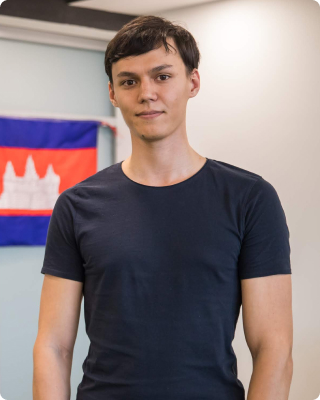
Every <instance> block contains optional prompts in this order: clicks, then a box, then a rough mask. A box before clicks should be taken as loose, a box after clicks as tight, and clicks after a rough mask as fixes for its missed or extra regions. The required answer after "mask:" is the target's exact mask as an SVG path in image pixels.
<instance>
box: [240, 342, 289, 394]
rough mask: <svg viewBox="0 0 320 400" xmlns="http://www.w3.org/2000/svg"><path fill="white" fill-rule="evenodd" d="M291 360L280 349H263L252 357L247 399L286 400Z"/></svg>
mask: <svg viewBox="0 0 320 400" xmlns="http://www.w3.org/2000/svg"><path fill="white" fill-rule="evenodd" d="M292 374H293V360H292V357H291V355H290V356H286V355H284V354H283V352H282V351H279V350H276V349H274V350H270V349H264V350H261V351H260V352H259V353H258V355H257V356H256V357H255V358H254V359H253V372H252V376H251V380H250V385H249V390H248V397H247V400H288V399H289V392H290V385H291V380H292Z"/></svg>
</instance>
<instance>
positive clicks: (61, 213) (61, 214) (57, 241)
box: [41, 188, 84, 282]
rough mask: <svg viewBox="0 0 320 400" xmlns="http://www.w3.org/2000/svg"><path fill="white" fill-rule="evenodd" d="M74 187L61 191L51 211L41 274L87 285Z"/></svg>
mask: <svg viewBox="0 0 320 400" xmlns="http://www.w3.org/2000/svg"><path fill="white" fill-rule="evenodd" d="M73 190H74V189H73V188H68V189H66V190H65V191H64V192H62V193H61V194H60V195H59V197H58V199H57V201H56V203H55V205H54V208H53V210H52V214H51V218H50V222H49V226H48V232H47V239H46V247H45V255H44V260H43V266H42V269H41V273H42V274H50V275H54V276H58V277H61V278H66V279H71V280H74V281H79V282H84V268H83V259H82V257H81V254H80V251H79V248H78V246H77V241H76V236H75V229H74V226H75V217H76V209H75V199H74V195H73Z"/></svg>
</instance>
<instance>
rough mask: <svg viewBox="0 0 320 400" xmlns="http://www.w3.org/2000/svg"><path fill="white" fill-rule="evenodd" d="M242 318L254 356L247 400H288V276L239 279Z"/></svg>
mask: <svg viewBox="0 0 320 400" xmlns="http://www.w3.org/2000/svg"><path fill="white" fill-rule="evenodd" d="M241 290H242V317H243V328H244V334H245V338H246V342H247V344H248V347H249V349H250V352H251V355H252V359H253V373H252V376H251V380H250V385H249V390H248V397H247V400H275V399H277V400H288V398H289V391H290V385H291V380H292V374H293V359H292V347H293V318H292V284H291V275H290V274H285V275H271V276H264V277H260V278H250V279H242V280H241Z"/></svg>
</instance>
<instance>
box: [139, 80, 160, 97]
mask: <svg viewBox="0 0 320 400" xmlns="http://www.w3.org/2000/svg"><path fill="white" fill-rule="evenodd" d="M156 98H157V90H156V83H155V82H154V81H153V80H152V79H144V80H141V82H140V87H139V101H144V100H155V99H156Z"/></svg>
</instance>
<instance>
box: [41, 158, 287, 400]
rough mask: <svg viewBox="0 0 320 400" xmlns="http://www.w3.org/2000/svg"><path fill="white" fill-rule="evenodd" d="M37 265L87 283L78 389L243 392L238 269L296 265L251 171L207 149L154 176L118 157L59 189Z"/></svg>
mask: <svg viewBox="0 0 320 400" xmlns="http://www.w3.org/2000/svg"><path fill="white" fill-rule="evenodd" d="M41 273H43V274H50V275H55V276H58V277H62V278H66V279H71V280H75V281H80V282H83V284H84V285H83V295H84V317H85V324H86V332H87V335H88V337H89V339H90V347H89V351H88V355H87V357H86V359H85V360H84V362H83V365H82V369H83V379H82V381H81V383H80V384H79V386H78V389H77V397H76V399H77V400H244V399H245V390H244V387H243V385H242V383H241V381H240V380H239V379H238V378H237V373H238V371H237V359H236V356H235V353H234V351H233V348H232V341H233V338H234V333H235V328H236V324H237V320H238V316H239V311H240V307H241V282H240V280H241V279H249V278H256V277H263V276H268V275H276V274H291V265H290V245H289V230H288V226H287V223H286V217H285V213H284V210H283V208H282V205H281V202H280V200H279V197H278V195H277V192H276V190H275V189H274V187H273V186H272V185H271V184H270V183H269V182H268V181H266V180H264V179H263V178H262V177H261V176H260V175H257V174H255V173H253V172H250V171H247V170H244V169H241V168H238V167H236V166H234V165H231V164H227V163H225V162H222V161H216V160H212V159H207V161H206V163H205V164H204V166H203V167H202V168H201V169H200V170H199V171H198V172H197V173H196V174H194V175H193V176H191V177H190V178H188V179H186V180H184V181H182V182H180V183H177V184H174V185H170V186H161V187H159V186H158V187H157V186H147V185H143V184H140V183H137V182H134V181H133V180H131V179H130V178H129V177H127V176H126V175H125V174H124V172H123V170H122V168H121V163H120V162H119V163H116V164H113V165H111V166H110V167H108V168H105V169H103V170H101V171H99V172H97V173H96V174H94V175H92V176H90V177H89V178H87V179H85V180H83V181H82V182H80V183H77V184H76V185H74V186H73V187H70V188H68V189H66V190H65V191H64V192H62V193H61V194H60V195H59V197H58V199H57V201H56V204H55V207H54V209H53V213H52V216H51V219H50V224H49V228H48V235H47V242H46V248H45V257H44V263H43V267H42V269H41Z"/></svg>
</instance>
